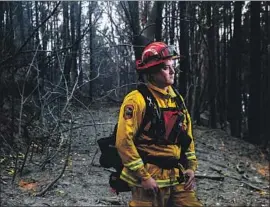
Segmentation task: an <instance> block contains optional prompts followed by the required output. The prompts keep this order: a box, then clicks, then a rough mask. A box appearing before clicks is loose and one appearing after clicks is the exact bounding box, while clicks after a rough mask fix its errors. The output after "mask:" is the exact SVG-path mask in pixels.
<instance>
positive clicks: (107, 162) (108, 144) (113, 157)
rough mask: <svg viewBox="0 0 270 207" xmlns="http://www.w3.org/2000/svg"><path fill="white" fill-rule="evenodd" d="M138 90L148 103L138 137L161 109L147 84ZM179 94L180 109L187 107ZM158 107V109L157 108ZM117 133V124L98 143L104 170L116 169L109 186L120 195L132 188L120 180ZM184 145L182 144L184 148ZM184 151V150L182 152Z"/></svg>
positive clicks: (120, 167) (157, 115) (140, 86)
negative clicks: (147, 120) (116, 145)
mask: <svg viewBox="0 0 270 207" xmlns="http://www.w3.org/2000/svg"><path fill="white" fill-rule="evenodd" d="M137 90H138V91H139V92H140V93H141V94H142V96H143V98H144V100H145V103H146V113H145V115H144V118H143V121H142V124H141V126H140V128H139V130H138V132H137V135H139V134H140V133H141V130H142V129H143V128H144V127H145V124H147V123H146V118H145V117H147V116H156V117H157V118H160V117H159V114H160V109H159V107H158V104H157V101H156V99H155V98H154V96H153V94H152V93H151V92H150V91H149V89H148V88H147V86H146V85H145V84H140V85H138V86H137ZM174 91H175V92H176V94H177V98H176V102H177V105H178V107H185V106H184V104H183V102H182V100H181V98H180V95H179V93H178V92H177V91H176V90H174ZM155 106H156V107H155ZM116 132H117V124H116V125H115V127H114V130H113V133H112V134H111V135H110V136H109V137H105V138H101V139H99V140H98V141H97V143H98V146H99V148H100V151H101V155H100V158H99V163H100V165H101V166H102V167H104V168H114V169H115V172H112V173H111V175H110V179H109V184H110V186H111V188H112V189H114V191H115V192H116V193H117V194H119V192H127V191H130V187H129V186H128V184H127V183H126V182H125V181H123V180H122V179H120V174H121V171H122V169H123V164H122V160H121V158H120V156H119V154H118V151H117V149H116V147H115V142H116ZM182 145H183V144H181V146H182ZM181 151H182V150H181ZM181 159H182V160H180V162H181V163H183V165H184V163H186V159H185V156H184V153H181Z"/></svg>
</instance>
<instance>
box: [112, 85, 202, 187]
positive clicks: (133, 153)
mask: <svg viewBox="0 0 270 207" xmlns="http://www.w3.org/2000/svg"><path fill="white" fill-rule="evenodd" d="M148 88H149V89H150V91H151V92H152V93H153V95H154V97H155V98H156V100H157V103H158V105H159V107H160V108H161V109H166V108H176V101H175V99H174V98H175V97H176V94H175V92H174V91H173V89H172V88H171V87H169V90H168V92H166V91H164V90H161V89H159V88H157V87H155V86H154V85H152V84H148ZM181 99H182V97H181ZM182 100H183V99H182ZM145 110H146V103H145V101H144V98H143V96H142V94H141V93H140V92H139V91H138V90H134V91H132V92H130V93H129V94H128V95H127V96H126V97H125V99H124V101H123V104H122V106H121V108H120V113H119V118H118V130H117V135H116V147H117V150H118V152H119V155H120V157H121V159H122V162H123V165H124V168H123V170H122V173H121V179H123V180H125V181H126V182H128V183H129V184H130V185H133V186H134V185H135V186H140V183H141V180H146V179H148V178H150V176H151V177H153V178H154V179H155V180H156V182H157V184H158V186H159V187H166V186H172V185H176V184H178V181H177V177H178V176H179V169H178V168H173V169H161V168H160V167H158V166H156V165H154V164H150V163H144V162H143V160H142V158H141V157H140V155H139V153H138V150H137V149H139V150H140V151H143V152H147V154H149V155H151V156H153V157H160V156H161V157H162V156H165V157H172V158H176V159H179V158H180V153H181V147H180V146H178V145H176V144H175V145H162V146H160V145H157V144H151V145H147V144H137V145H135V144H134V142H135V139H137V138H135V136H136V132H137V130H138V129H139V127H140V125H141V123H142V120H143V116H144V114H145ZM184 114H185V120H184V123H186V130H187V134H188V135H189V136H190V138H191V143H190V145H189V147H188V149H187V151H186V153H185V154H186V156H187V159H188V168H189V169H193V170H194V171H195V170H196V167H197V161H196V156H195V150H194V142H193V136H192V126H191V120H190V116H189V114H188V112H187V111H186V110H185V113H184ZM140 139H145V140H149V139H153V138H151V137H147V136H145V135H141V136H140Z"/></svg>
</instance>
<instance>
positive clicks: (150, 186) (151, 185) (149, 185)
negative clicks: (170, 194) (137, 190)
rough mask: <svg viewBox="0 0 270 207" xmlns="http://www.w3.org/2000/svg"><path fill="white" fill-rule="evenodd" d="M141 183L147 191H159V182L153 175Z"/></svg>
mask: <svg viewBox="0 0 270 207" xmlns="http://www.w3.org/2000/svg"><path fill="white" fill-rule="evenodd" d="M141 184H142V187H143V189H144V190H147V191H150V192H153V193H157V192H158V185H157V182H156V181H155V180H154V179H153V178H152V177H150V178H149V179H147V180H143V181H142V182H141Z"/></svg>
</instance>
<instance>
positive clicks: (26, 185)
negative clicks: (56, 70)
mask: <svg viewBox="0 0 270 207" xmlns="http://www.w3.org/2000/svg"><path fill="white" fill-rule="evenodd" d="M118 110H119V107H118V106H117V107H116V106H115V107H112V106H110V107H109V106H101V107H97V108H95V109H93V110H92V111H91V113H89V112H88V111H84V110H82V109H80V110H77V112H74V114H75V117H76V120H77V122H78V123H83V124H85V125H88V126H87V127H84V128H80V129H78V130H77V131H76V132H74V134H73V136H72V145H71V151H70V155H71V156H70V158H69V160H68V165H67V167H66V169H65V171H64V174H63V176H61V177H60V179H59V180H58V181H57V182H56V183H55V184H54V185H53V186H52V187H51V188H49V189H48V191H46V193H45V194H44V195H43V196H37V194H38V193H39V192H41V191H42V190H44V189H45V188H46V186H48V185H49V184H50V183H51V182H52V181H53V180H54V179H55V178H57V177H58V176H59V175H60V174H61V171H62V169H63V165H64V162H65V156H64V152H62V153H63V154H61V153H59V156H57V157H56V158H55V159H54V160H53V161H52V162H51V163H49V164H48V165H46V167H45V169H43V170H41V169H40V168H39V167H37V165H36V164H35V159H36V160H37V159H41V158H42V155H38V154H34V156H33V160H32V162H30V161H28V162H26V166H25V168H24V172H23V174H22V176H20V177H19V176H17V177H16V178H15V180H14V182H12V173H10V172H11V171H10V169H9V168H10V167H11V164H10V163H4V162H1V179H0V181H1V195H0V196H1V203H0V206H111V205H116V206H118V205H123V206H126V205H127V204H128V201H129V199H130V192H127V193H120V194H119V195H118V196H117V195H116V194H115V193H114V192H112V191H111V189H110V187H109V184H108V177H109V175H110V172H109V171H107V170H105V169H104V168H102V167H100V166H99V163H98V160H99V155H100V152H99V151H98V146H97V144H96V140H97V139H99V138H101V137H106V136H108V135H109V134H110V133H111V131H112V130H113V127H114V124H115V122H116V119H117V115H118ZM93 123H95V127H93V126H90V125H91V124H93ZM194 136H195V138H196V140H195V142H196V153H197V158H198V161H199V166H198V171H197V172H196V177H197V178H196V191H197V196H198V198H199V199H200V200H201V201H202V203H204V205H205V206H269V181H270V180H269V160H267V156H268V157H269V154H268V155H267V154H265V153H263V152H262V151H261V150H260V149H258V148H257V147H255V146H254V145H252V144H249V143H247V142H244V141H243V140H240V139H237V138H233V137H231V136H229V135H228V134H227V133H226V132H224V131H222V130H219V129H216V130H213V129H209V128H206V127H199V126H194Z"/></svg>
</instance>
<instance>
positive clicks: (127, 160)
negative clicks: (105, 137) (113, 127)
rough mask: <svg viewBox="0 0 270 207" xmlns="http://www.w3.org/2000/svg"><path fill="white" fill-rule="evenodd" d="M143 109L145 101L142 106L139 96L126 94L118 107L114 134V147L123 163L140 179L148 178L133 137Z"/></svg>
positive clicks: (140, 120) (148, 175)
mask: <svg viewBox="0 0 270 207" xmlns="http://www.w3.org/2000/svg"><path fill="white" fill-rule="evenodd" d="M144 111H145V103H144V106H142V100H141V99H140V97H139V98H138V96H136V95H134V94H133V95H128V96H127V97H126V98H125V100H124V102H123V104H122V106H121V108H120V112H119V118H118V128H117V134H116V148H117V150H118V153H119V155H120V157H121V159H122V163H123V165H124V166H125V167H126V168H128V169H129V170H131V171H133V172H134V173H135V174H136V175H137V176H138V178H139V179H141V180H147V179H148V178H150V174H149V173H148V172H147V170H146V169H145V167H144V163H143V160H142V158H141V157H140V155H139V153H138V151H137V149H136V146H135V144H134V138H135V136H136V132H137V130H138V129H139V126H140V124H141V122H142V118H143V113H144Z"/></svg>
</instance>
